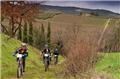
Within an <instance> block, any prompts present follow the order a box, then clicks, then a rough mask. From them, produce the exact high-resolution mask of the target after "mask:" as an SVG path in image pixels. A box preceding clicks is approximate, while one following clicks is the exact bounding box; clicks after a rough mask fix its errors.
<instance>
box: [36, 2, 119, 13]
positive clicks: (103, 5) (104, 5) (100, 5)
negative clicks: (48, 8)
mask: <svg viewBox="0 0 120 79" xmlns="http://www.w3.org/2000/svg"><path fill="white" fill-rule="evenodd" d="M36 1H45V2H44V3H43V4H45V5H53V6H71V7H80V8H89V9H105V10H110V11H113V12H115V13H119V14H120V0H109V1H108V0H84V1H83V0H36Z"/></svg>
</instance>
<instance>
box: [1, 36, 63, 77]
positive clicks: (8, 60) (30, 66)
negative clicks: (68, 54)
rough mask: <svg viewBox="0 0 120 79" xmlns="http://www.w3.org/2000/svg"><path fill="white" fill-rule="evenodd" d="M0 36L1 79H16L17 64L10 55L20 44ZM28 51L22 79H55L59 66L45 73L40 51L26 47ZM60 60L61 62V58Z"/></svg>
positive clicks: (52, 66)
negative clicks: (0, 51) (0, 49)
mask: <svg viewBox="0 0 120 79" xmlns="http://www.w3.org/2000/svg"><path fill="white" fill-rule="evenodd" d="M0 36H1V39H2V44H1V45H2V46H1V47H2V53H1V54H2V59H1V60H2V72H1V75H2V78H1V79H16V69H17V62H16V58H15V57H13V56H12V54H13V52H14V51H15V50H16V48H18V47H19V46H20V44H21V42H20V41H18V40H16V39H9V40H7V37H8V36H6V35H4V34H0ZM28 49H29V50H28V52H29V56H28V58H27V61H26V72H25V74H24V76H23V78H22V79H56V78H57V76H56V73H57V72H58V68H59V65H56V66H54V65H51V66H50V69H49V71H48V72H45V71H44V66H43V63H42V59H41V58H40V51H39V50H38V49H36V48H34V47H32V46H28ZM60 60H61V61H62V58H61V57H60ZM61 61H60V62H61ZM57 79H59V78H57Z"/></svg>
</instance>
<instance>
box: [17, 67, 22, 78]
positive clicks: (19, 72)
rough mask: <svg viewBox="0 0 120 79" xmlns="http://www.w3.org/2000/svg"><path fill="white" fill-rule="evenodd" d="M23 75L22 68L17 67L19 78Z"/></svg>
mask: <svg viewBox="0 0 120 79" xmlns="http://www.w3.org/2000/svg"><path fill="white" fill-rule="evenodd" d="M20 77H21V68H20V67H18V69H17V78H20Z"/></svg>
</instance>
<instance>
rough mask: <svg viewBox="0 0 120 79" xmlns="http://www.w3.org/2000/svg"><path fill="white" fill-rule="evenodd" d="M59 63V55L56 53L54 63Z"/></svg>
mask: <svg viewBox="0 0 120 79" xmlns="http://www.w3.org/2000/svg"><path fill="white" fill-rule="evenodd" d="M57 63H58V55H54V64H57Z"/></svg>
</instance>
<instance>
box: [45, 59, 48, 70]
mask: <svg viewBox="0 0 120 79" xmlns="http://www.w3.org/2000/svg"><path fill="white" fill-rule="evenodd" d="M47 70H48V61H47V59H45V71H47Z"/></svg>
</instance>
